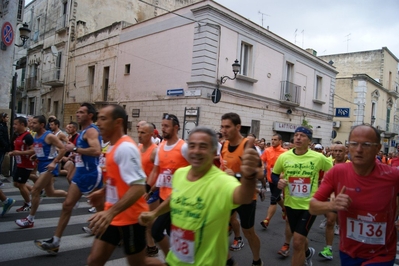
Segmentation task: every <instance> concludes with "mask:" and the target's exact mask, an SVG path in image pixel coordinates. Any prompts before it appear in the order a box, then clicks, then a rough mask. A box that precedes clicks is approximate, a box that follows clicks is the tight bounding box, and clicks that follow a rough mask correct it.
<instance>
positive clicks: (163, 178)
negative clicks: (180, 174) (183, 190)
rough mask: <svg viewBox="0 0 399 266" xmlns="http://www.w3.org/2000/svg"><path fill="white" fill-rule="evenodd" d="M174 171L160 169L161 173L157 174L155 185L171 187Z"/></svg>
mask: <svg viewBox="0 0 399 266" xmlns="http://www.w3.org/2000/svg"><path fill="white" fill-rule="evenodd" d="M174 172H175V171H174V169H162V170H161V173H160V174H159V175H158V179H157V183H156V186H157V187H168V188H172V178H173V173H174Z"/></svg>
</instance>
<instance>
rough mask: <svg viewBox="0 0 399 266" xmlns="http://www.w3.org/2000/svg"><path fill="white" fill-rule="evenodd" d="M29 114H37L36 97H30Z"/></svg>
mask: <svg viewBox="0 0 399 266" xmlns="http://www.w3.org/2000/svg"><path fill="white" fill-rule="evenodd" d="M29 114H30V115H34V114H35V98H29Z"/></svg>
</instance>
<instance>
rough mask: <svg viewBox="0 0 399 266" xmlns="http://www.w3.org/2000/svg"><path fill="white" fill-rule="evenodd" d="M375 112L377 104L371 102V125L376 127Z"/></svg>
mask: <svg viewBox="0 0 399 266" xmlns="http://www.w3.org/2000/svg"><path fill="white" fill-rule="evenodd" d="M376 110H377V103H376V102H371V120H372V121H373V122H374V123H372V124H371V125H372V126H374V127H375V126H376V123H375V120H376V118H377V117H376Z"/></svg>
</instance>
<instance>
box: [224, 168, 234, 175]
mask: <svg viewBox="0 0 399 266" xmlns="http://www.w3.org/2000/svg"><path fill="white" fill-rule="evenodd" d="M224 172H225V173H226V174H228V175H232V176H234V175H235V173H234V171H233V170H231V169H230V168H226V170H224Z"/></svg>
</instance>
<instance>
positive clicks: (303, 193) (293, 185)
mask: <svg viewBox="0 0 399 266" xmlns="http://www.w3.org/2000/svg"><path fill="white" fill-rule="evenodd" d="M288 187H289V189H290V195H291V196H293V197H299V198H306V197H309V196H310V189H311V184H310V178H309V177H289V178H288Z"/></svg>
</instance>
